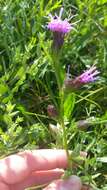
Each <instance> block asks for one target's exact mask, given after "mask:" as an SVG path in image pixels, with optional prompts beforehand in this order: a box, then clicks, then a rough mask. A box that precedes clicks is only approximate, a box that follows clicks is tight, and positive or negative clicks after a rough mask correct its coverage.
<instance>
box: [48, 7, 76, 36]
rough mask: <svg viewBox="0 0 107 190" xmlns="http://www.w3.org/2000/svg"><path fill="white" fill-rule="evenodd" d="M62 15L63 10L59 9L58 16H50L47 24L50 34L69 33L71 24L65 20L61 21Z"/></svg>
mask: <svg viewBox="0 0 107 190" xmlns="http://www.w3.org/2000/svg"><path fill="white" fill-rule="evenodd" d="M62 13H63V8H61V10H60V13H59V16H57V15H56V16H54V17H53V16H52V15H51V14H50V18H51V21H50V22H49V23H48V29H49V30H51V31H52V32H59V33H62V34H66V33H68V32H70V30H71V29H72V28H73V27H72V26H71V24H70V23H69V22H68V20H67V19H65V20H62V19H61V16H62Z"/></svg>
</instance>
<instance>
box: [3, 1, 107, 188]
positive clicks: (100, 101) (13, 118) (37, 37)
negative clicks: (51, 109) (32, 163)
mask: <svg viewBox="0 0 107 190" xmlns="http://www.w3.org/2000/svg"><path fill="white" fill-rule="evenodd" d="M62 5H63V6H64V18H65V17H68V16H69V14H73V15H76V16H75V17H74V18H73V19H72V22H75V21H79V23H78V24H77V25H76V27H75V28H76V31H72V32H71V33H70V34H69V35H68V36H67V37H66V39H65V42H64V46H63V48H62V52H61V56H60V63H61V68H60V70H61V72H62V73H63V72H65V71H66V68H67V66H68V65H70V68H71V71H70V72H71V73H72V76H78V75H79V74H80V73H82V72H83V70H85V69H86V68H88V67H89V66H91V65H93V64H96V65H97V67H98V70H99V71H100V78H99V80H97V81H96V82H94V83H90V84H89V85H86V86H84V87H83V88H81V89H80V90H79V91H75V92H73V93H70V95H69V97H66V99H65V116H66V119H67V125H66V135H67V143H68V148H69V149H70V150H73V151H74V153H75V154H76V155H78V152H79V151H80V150H82V151H86V152H87V153H88V156H87V159H86V161H85V162H84V163H83V164H82V165H81V166H79V167H78V169H77V170H76V171H73V172H74V173H76V174H77V175H79V176H80V177H81V178H82V180H83V181H85V182H86V183H90V184H91V185H92V186H93V189H96V190H99V189H102V190H106V189H107V85H106V83H107V32H106V31H107V13H106V12H107V1H106V0H83V1H81V0H72V1H71V0H64V1H58V0H55V1H52V0H47V1H44V0H41V1H40V0H33V1H32V0H23V1H22V0H15V1H12V0H6V1H3V0H1V1H0V31H1V32H0V57H1V59H0V60H1V63H0V157H1V158H2V157H4V156H6V155H9V154H12V153H15V152H18V151H21V150H24V149H34V148H54V147H56V148H62V143H61V142H62V138H63V135H62V136H61V135H60V131H59V133H58V134H57V137H56V134H55V131H53V130H52V129H51V128H50V127H49V125H50V124H53V125H57V122H56V120H55V119H53V118H51V117H49V115H48V114H47V106H48V105H49V104H54V105H55V106H57V105H58V104H59V95H58V86H57V81H56V78H55V71H54V69H53V67H52V63H51V56H50V52H49V51H50V46H51V42H52V34H51V32H50V31H48V30H47V28H46V25H47V23H48V21H49V19H48V14H49V13H53V14H54V13H55V12H58V11H59V9H60V7H61V6H62ZM69 106H70V107H69ZM68 108H69V109H68ZM84 121H85V124H84ZM81 123H82V124H81Z"/></svg>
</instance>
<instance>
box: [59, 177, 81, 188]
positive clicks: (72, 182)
mask: <svg viewBox="0 0 107 190" xmlns="http://www.w3.org/2000/svg"><path fill="white" fill-rule="evenodd" d="M81 188H82V183H81V180H80V178H79V177H77V176H75V175H73V176H71V177H70V178H69V179H67V180H65V181H63V183H62V188H61V189H60V190H80V189H81Z"/></svg>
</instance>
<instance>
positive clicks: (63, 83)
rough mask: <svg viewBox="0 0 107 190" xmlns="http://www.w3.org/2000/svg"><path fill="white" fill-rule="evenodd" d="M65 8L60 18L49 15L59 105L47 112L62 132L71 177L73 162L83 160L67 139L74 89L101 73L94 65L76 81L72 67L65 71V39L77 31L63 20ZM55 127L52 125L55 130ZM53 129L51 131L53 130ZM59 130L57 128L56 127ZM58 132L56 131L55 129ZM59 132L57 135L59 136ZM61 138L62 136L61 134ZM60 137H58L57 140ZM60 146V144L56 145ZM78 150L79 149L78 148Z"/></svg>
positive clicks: (50, 106)
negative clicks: (63, 56)
mask: <svg viewBox="0 0 107 190" xmlns="http://www.w3.org/2000/svg"><path fill="white" fill-rule="evenodd" d="M62 13H63V8H61V10H60V13H59V16H58V15H56V14H55V16H52V15H51V14H50V15H49V17H50V19H51V20H50V21H49V23H48V25H47V28H48V29H49V30H50V31H51V32H52V33H53V42H52V47H51V51H50V52H51V58H52V67H53V70H54V73H55V76H56V80H57V85H58V98H57V99H58V101H57V105H55V106H56V107H55V106H54V105H48V107H47V112H48V115H49V117H51V118H54V119H55V121H56V122H57V124H56V126H57V125H58V126H59V128H61V130H59V129H58V130H59V131H60V132H59V133H62V142H63V143H62V146H60V147H63V148H64V149H65V150H66V154H67V157H68V170H67V175H69V174H70V175H71V171H70V173H69V172H68V171H69V169H70V168H71V166H72V163H73V162H76V163H77V164H79V163H81V162H80V160H81V159H82V158H81V157H80V156H79V151H77V150H76V152H75V151H74V152H72V153H69V150H68V139H67V124H69V118H70V116H71V113H72V111H73V108H74V105H75V91H74V89H77V90H78V89H79V88H81V87H82V86H84V85H85V84H88V83H90V82H94V81H95V80H97V79H98V74H99V71H98V70H97V68H96V66H95V65H93V66H92V67H90V69H88V70H86V71H84V72H83V73H82V74H81V75H80V76H77V77H76V78H75V79H72V77H71V73H70V65H69V66H68V70H67V73H65V71H63V69H62V64H61V63H60V56H61V54H60V52H61V48H62V46H63V44H64V39H65V37H66V35H68V33H70V32H71V31H72V29H74V30H75V28H74V25H75V23H73V24H71V23H70V22H69V20H68V19H64V20H62ZM66 89H69V93H67V91H66ZM53 126H54V125H52V128H53ZM52 128H51V129H52ZM56 128H57V127H56ZM55 130H56V129H55ZM58 130H57V134H58ZM59 136H60V134H59ZM57 138H58V135H56V140H57ZM56 144H58V143H56ZM77 149H78V148H77ZM77 152H78V154H77Z"/></svg>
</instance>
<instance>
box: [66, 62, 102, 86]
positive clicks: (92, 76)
mask: <svg viewBox="0 0 107 190" xmlns="http://www.w3.org/2000/svg"><path fill="white" fill-rule="evenodd" d="M98 74H99V71H98V70H97V68H96V66H95V65H93V66H92V67H91V68H90V69H88V70H86V71H85V72H83V73H82V74H81V75H80V76H78V77H76V78H75V79H71V78H70V77H69V73H67V78H66V80H65V83H64V86H65V88H68V89H69V88H75V89H76V88H79V87H81V86H83V85H84V84H87V83H89V82H93V81H95V80H97V79H98Z"/></svg>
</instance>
